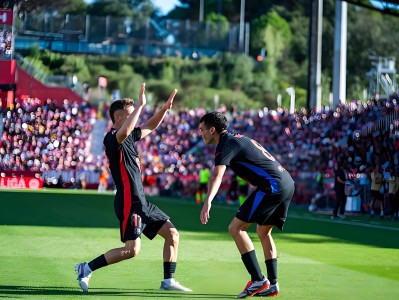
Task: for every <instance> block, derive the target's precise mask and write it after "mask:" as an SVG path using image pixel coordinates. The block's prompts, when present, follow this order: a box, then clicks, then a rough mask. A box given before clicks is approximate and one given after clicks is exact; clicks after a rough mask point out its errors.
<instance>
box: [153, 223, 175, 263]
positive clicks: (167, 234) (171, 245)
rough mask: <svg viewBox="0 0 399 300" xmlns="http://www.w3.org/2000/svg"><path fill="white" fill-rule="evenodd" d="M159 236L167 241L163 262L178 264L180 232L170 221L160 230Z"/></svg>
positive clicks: (164, 247)
mask: <svg viewBox="0 0 399 300" xmlns="http://www.w3.org/2000/svg"><path fill="white" fill-rule="evenodd" d="M158 234H159V235H160V236H162V237H163V238H164V240H165V243H164V246H163V260H164V261H168V262H176V261H177V254H178V250H179V232H178V231H177V229H176V227H175V226H174V225H173V224H172V222H170V221H166V222H165V224H163V226H162V227H161V229H159V231H158Z"/></svg>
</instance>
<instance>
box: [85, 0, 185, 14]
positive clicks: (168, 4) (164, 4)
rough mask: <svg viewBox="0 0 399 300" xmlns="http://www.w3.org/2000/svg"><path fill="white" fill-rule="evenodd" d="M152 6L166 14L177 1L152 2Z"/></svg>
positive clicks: (154, 0)
mask: <svg viewBox="0 0 399 300" xmlns="http://www.w3.org/2000/svg"><path fill="white" fill-rule="evenodd" d="M93 1H94V0H85V2H86V3H91V2H93ZM152 2H153V3H154V5H155V6H156V7H159V9H160V10H161V11H162V12H163V13H164V14H166V13H168V12H169V11H170V10H172V8H173V7H175V6H176V4H179V1H178V0H152Z"/></svg>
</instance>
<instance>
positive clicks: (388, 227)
mask: <svg viewBox="0 0 399 300" xmlns="http://www.w3.org/2000/svg"><path fill="white" fill-rule="evenodd" d="M288 218H294V219H304V220H311V221H320V222H325V223H337V224H346V225H353V226H359V227H367V228H376V229H384V230H392V231H399V228H398V227H390V226H383V225H373V224H366V223H357V222H354V221H344V220H329V219H320V218H315V217H309V216H300V215H297V214H288Z"/></svg>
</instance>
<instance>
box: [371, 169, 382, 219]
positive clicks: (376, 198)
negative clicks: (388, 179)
mask: <svg viewBox="0 0 399 300" xmlns="http://www.w3.org/2000/svg"><path fill="white" fill-rule="evenodd" d="M370 179H371V202H370V217H374V215H375V210H374V205H375V203H376V202H380V216H381V218H384V177H383V174H382V171H381V166H380V165H379V164H377V165H376V166H375V168H374V170H373V171H372V172H371V174H370Z"/></svg>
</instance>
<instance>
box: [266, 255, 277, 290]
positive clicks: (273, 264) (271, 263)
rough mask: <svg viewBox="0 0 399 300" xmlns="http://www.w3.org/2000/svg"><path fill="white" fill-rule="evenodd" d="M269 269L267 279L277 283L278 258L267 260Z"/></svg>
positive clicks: (271, 282)
mask: <svg viewBox="0 0 399 300" xmlns="http://www.w3.org/2000/svg"><path fill="white" fill-rule="evenodd" d="M265 263H266V269H267V279H269V281H270V284H276V283H277V258H272V259H267V260H265Z"/></svg>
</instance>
